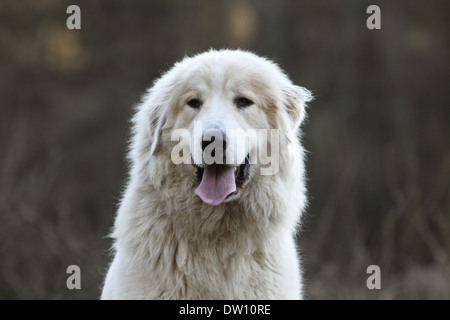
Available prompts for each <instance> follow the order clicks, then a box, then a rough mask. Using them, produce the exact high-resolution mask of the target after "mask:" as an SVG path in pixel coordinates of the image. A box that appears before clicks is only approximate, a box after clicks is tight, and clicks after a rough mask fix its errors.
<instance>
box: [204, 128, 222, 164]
mask: <svg viewBox="0 0 450 320" xmlns="http://www.w3.org/2000/svg"><path fill="white" fill-rule="evenodd" d="M213 143H214V145H213V146H212V149H211V150H208V152H205V149H206V148H207V147H208V146H209V145H211V144H213ZM226 147H227V139H226V135H225V132H223V131H221V130H213V131H212V132H211V131H209V130H208V131H207V132H206V133H204V134H203V137H202V151H203V157H204V159H205V157H206V158H209V159H211V158H210V157H212V158H213V159H211V160H209V161H207V163H208V162H211V161H212V163H217V164H223V163H226ZM216 149H217V150H216ZM216 154H217V156H218V157H219V158H215V157H216ZM220 155H221V156H220Z"/></svg>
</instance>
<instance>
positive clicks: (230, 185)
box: [195, 156, 250, 206]
mask: <svg viewBox="0 0 450 320" xmlns="http://www.w3.org/2000/svg"><path fill="white" fill-rule="evenodd" d="M196 168H197V179H198V181H199V183H200V185H199V186H198V188H197V189H196V190H195V193H196V194H197V195H198V196H199V197H200V198H201V199H202V200H203V202H205V203H206V204H209V205H212V206H218V205H219V204H221V203H222V202H223V201H225V200H226V199H229V198H231V197H233V196H235V195H237V194H238V193H239V192H241V191H242V190H244V187H245V183H246V181H247V180H248V175H249V168H250V164H249V160H248V156H247V157H246V158H245V162H244V163H243V164H241V165H239V166H229V165H226V164H211V165H205V166H203V167H198V166H196Z"/></svg>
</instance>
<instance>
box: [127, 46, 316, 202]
mask: <svg viewBox="0 0 450 320" xmlns="http://www.w3.org/2000/svg"><path fill="white" fill-rule="evenodd" d="M309 100H311V94H310V92H309V91H308V90H306V89H304V88H302V87H299V86H296V85H294V84H293V83H292V82H291V81H290V80H289V78H288V77H287V76H286V74H285V73H284V72H283V71H282V70H281V69H280V68H279V67H278V66H277V65H276V64H274V63H273V62H271V61H269V60H267V59H264V58H261V57H259V56H257V55H255V54H252V53H249V52H244V51H240V50H236V51H232V50H221V51H209V52H206V53H203V54H200V55H197V56H194V57H190V58H185V59H184V60H182V61H181V62H179V63H177V64H176V65H175V66H174V67H173V68H172V69H171V70H169V71H168V72H167V73H166V74H164V75H163V76H162V77H161V78H160V79H159V80H157V81H156V82H155V84H154V85H153V87H152V88H151V89H150V90H149V92H148V94H147V95H146V96H145V97H144V101H143V103H142V104H141V105H140V106H139V111H138V117H137V119H145V121H143V122H140V123H139V124H137V125H136V127H138V126H139V128H137V129H136V132H135V134H136V135H139V134H140V135H141V136H142V137H141V138H142V139H136V140H142V141H146V143H145V142H141V143H138V142H136V141H135V142H136V144H138V145H137V146H135V148H133V149H134V150H137V151H134V152H138V154H137V155H133V156H132V157H131V158H132V159H133V158H135V157H137V156H138V157H140V158H144V159H148V161H151V160H150V158H149V157H158V156H161V157H165V158H168V157H170V159H171V161H172V163H173V164H175V165H178V164H190V165H191V166H189V169H186V167H187V166H183V170H185V171H187V172H188V174H189V175H191V176H192V177H193V178H195V179H196V182H197V184H196V188H195V190H192V192H195V193H196V194H197V195H198V196H199V197H200V198H201V199H202V200H203V202H205V203H207V204H209V205H212V206H217V205H220V204H221V203H222V202H226V201H233V200H235V199H237V198H239V197H240V196H241V194H242V193H243V191H244V190H245V189H246V188H247V187H249V186H250V185H251V183H252V178H255V177H256V176H258V175H271V174H272V175H276V174H277V172H278V168H279V167H280V166H282V165H283V163H282V157H281V158H280V156H279V155H280V152H282V151H283V150H284V149H285V148H288V147H289V144H292V143H298V142H297V131H298V130H297V129H298V127H299V125H300V124H301V122H302V120H303V119H304V117H305V104H306V102H308V101H309ZM137 122H138V121H137ZM142 132H145V133H142ZM280 159H281V160H280ZM280 161H281V162H280Z"/></svg>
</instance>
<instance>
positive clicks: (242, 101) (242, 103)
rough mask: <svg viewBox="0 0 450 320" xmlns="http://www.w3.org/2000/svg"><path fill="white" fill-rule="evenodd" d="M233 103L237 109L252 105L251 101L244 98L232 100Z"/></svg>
mask: <svg viewBox="0 0 450 320" xmlns="http://www.w3.org/2000/svg"><path fill="white" fill-rule="evenodd" d="M234 103H235V104H236V106H237V107H238V108H245V107H248V106H250V105H252V104H253V101H252V100H250V99H247V98H245V97H239V98H236V99H235V100H234Z"/></svg>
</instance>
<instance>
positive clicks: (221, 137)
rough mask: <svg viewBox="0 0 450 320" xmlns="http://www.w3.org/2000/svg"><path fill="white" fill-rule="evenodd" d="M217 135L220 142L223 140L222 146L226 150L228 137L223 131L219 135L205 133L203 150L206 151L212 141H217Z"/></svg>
mask: <svg viewBox="0 0 450 320" xmlns="http://www.w3.org/2000/svg"><path fill="white" fill-rule="evenodd" d="M217 136H219V137H218V139H219V142H218V143H219V144H220V140H222V148H223V150H225V149H226V148H227V138H226V135H225V132H221V134H218V135H217V134H216V135H205V134H204V135H203V137H202V150H203V151H205V149H206V147H207V146H209V145H210V144H211V143H213V142H214V141H216V137H217ZM214 149H215V148H214ZM213 152H214V150H213Z"/></svg>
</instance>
